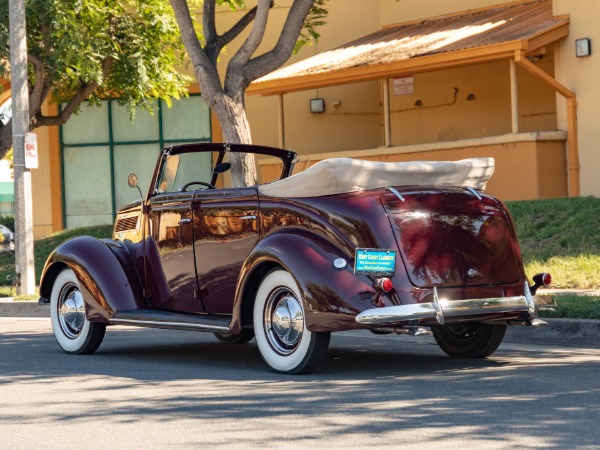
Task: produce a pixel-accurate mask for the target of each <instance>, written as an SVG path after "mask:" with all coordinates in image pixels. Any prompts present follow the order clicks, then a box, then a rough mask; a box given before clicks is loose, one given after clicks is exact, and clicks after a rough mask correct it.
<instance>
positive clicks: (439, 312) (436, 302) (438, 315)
mask: <svg viewBox="0 0 600 450" xmlns="http://www.w3.org/2000/svg"><path fill="white" fill-rule="evenodd" d="M433 309H435V320H437V321H438V323H439V324H440V325H444V310H443V309H442V306H441V305H440V299H439V297H438V293H437V288H435V287H434V288H433Z"/></svg>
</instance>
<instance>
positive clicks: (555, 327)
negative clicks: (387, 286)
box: [0, 291, 600, 348]
mask: <svg viewBox="0 0 600 450" xmlns="http://www.w3.org/2000/svg"><path fill="white" fill-rule="evenodd" d="M591 292H598V295H600V291H591ZM539 293H540V294H541V293H542V292H541V291H539ZM546 293H549V292H544V294H546ZM586 295H596V294H595V293H592V294H589V293H587V291H586ZM0 317H50V305H38V304H37V301H35V300H32V301H13V300H12V299H0ZM545 320H546V321H547V322H548V326H545V327H517V326H515V327H508V330H507V332H506V337H505V338H504V341H505V342H511V343H516V344H525V345H526V344H537V345H544V344H547V345H559V346H567V347H576V346H579V347H590V348H600V320H580V319H545ZM0 332H1V327H0Z"/></svg>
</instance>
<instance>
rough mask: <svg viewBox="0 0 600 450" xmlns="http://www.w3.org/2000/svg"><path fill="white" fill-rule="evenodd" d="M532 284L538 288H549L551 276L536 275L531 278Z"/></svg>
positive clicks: (545, 274)
mask: <svg viewBox="0 0 600 450" xmlns="http://www.w3.org/2000/svg"><path fill="white" fill-rule="evenodd" d="M533 282H534V283H535V284H537V285H538V286H550V284H551V283H552V275H550V274H549V273H538V274H537V275H535V276H534V277H533Z"/></svg>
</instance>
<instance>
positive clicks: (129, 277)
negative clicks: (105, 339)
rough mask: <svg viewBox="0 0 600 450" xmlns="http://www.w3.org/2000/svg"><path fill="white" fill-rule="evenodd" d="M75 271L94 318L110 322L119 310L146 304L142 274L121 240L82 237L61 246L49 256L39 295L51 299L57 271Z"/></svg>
mask: <svg viewBox="0 0 600 450" xmlns="http://www.w3.org/2000/svg"><path fill="white" fill-rule="evenodd" d="M65 267H69V268H71V269H72V270H73V272H74V273H75V276H76V277H77V280H78V281H79V285H80V288H81V293H82V295H83V298H84V301H85V304H86V316H87V318H88V319H89V320H91V321H96V322H108V321H109V320H110V318H111V317H113V316H114V314H115V313H116V312H117V311H119V310H134V309H140V308H144V307H147V306H145V302H144V300H143V297H142V289H141V283H140V280H139V277H138V275H137V272H136V270H135V267H134V266H133V263H132V262H131V258H130V257H129V255H128V254H127V249H126V248H125V246H124V245H123V244H121V243H119V242H115V241H110V240H99V239H96V238H93V237H90V236H80V237H76V238H73V239H69V240H68V241H66V242H64V243H62V244H61V245H59V246H58V247H57V248H56V249H54V251H53V252H52V253H51V254H50V256H49V257H48V260H47V261H46V264H45V266H44V270H43V272H42V278H41V280H40V296H41V297H42V298H43V299H50V296H51V293H52V286H53V285H54V281H55V279H56V277H57V275H58V273H59V272H60V271H61V270H62V269H64V268H65Z"/></svg>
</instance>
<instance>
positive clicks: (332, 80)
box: [247, 41, 527, 95]
mask: <svg viewBox="0 0 600 450" xmlns="http://www.w3.org/2000/svg"><path fill="white" fill-rule="evenodd" d="M515 50H527V41H512V42H503V43H500V44H492V45H486V46H484V47H476V48H470V49H464V50H457V51H453V52H446V53H438V54H434V55H426V56H419V57H416V58H410V59H405V60H400V61H396V62H393V63H389V64H377V65H369V66H360V67H353V68H350V69H343V70H333V71H328V72H321V73H315V74H309V75H304V76H298V77H288V78H280V79H276V80H268V81H262V82H259V83H257V82H254V83H252V84H251V85H250V87H249V88H248V90H247V93H248V94H249V95H255V94H260V95H278V94H286V93H289V92H297V91H303V90H307V89H316V88H322V87H328V86H336V85H340V84H350V83H358V82H361V81H371V80H377V79H382V78H390V77H399V76H405V75H412V74H415V73H422V72H431V71H435V70H441V69H449V68H453V67H459V66H464V65H471V64H477V63H482V62H489V61H498V60H502V59H510V58H513V57H514V54H515Z"/></svg>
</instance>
